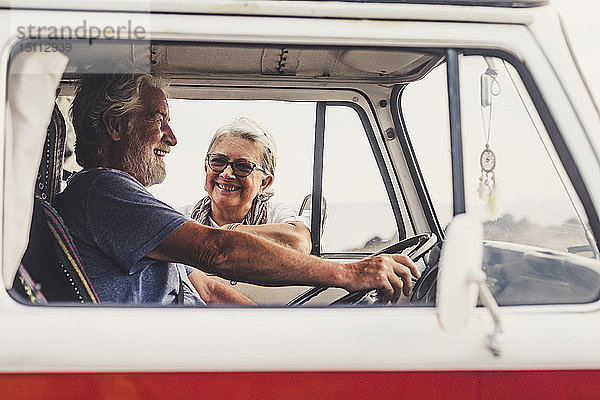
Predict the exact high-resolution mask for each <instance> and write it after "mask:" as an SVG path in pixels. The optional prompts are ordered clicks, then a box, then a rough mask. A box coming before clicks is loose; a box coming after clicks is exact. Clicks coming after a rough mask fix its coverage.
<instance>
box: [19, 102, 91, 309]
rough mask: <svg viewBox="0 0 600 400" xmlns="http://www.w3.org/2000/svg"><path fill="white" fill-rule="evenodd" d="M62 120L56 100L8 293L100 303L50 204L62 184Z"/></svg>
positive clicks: (31, 299)
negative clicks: (23, 241) (25, 234)
mask: <svg viewBox="0 0 600 400" xmlns="http://www.w3.org/2000/svg"><path fill="white" fill-rule="evenodd" d="M65 141H66V126H65V120H64V118H63V115H62V113H61V111H60V110H59V108H58V106H57V105H56V104H55V106H54V110H53V112H52V118H51V120H50V125H49V126H48V129H47V131H46V141H45V143H44V152H43V154H42V161H41V163H40V167H39V170H38V175H37V180H36V186H35V199H34V207H33V216H32V221H31V229H30V232H29V243H28V246H27V250H26V251H25V254H24V255H23V258H22V260H21V264H20V265H19V269H18V272H17V275H16V277H15V280H14V283H13V289H11V294H13V296H14V297H16V298H17V299H19V300H21V301H23V302H27V303H32V304H47V303H55V302H76V303H90V302H91V303H99V302H100V301H99V299H98V295H97V294H96V292H95V290H94V287H93V285H92V284H91V282H90V281H89V279H88V277H87V275H86V272H85V268H84V267H83V265H82V264H81V261H80V258H79V254H78V252H77V249H76V248H75V245H74V243H73V238H72V237H71V235H70V234H69V232H68V230H67V228H66V226H65V224H64V222H63V220H62V218H61V217H60V215H59V214H58V213H57V211H56V210H55V209H54V207H53V206H52V204H53V202H54V198H55V196H56V194H57V193H58V192H59V191H60V189H61V183H62V174H63V161H64V160H63V159H64V153H65Z"/></svg>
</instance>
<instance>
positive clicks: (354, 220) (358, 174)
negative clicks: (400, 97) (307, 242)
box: [321, 106, 398, 253]
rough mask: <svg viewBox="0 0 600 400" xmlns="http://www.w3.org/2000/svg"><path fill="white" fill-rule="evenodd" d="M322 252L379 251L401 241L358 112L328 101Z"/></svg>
mask: <svg viewBox="0 0 600 400" xmlns="http://www.w3.org/2000/svg"><path fill="white" fill-rule="evenodd" d="M323 194H324V196H325V198H326V200H327V206H328V215H327V221H326V224H325V229H324V233H323V237H322V240H321V252H322V253H328V252H329V253H332V252H333V253H340V252H367V253H371V252H375V251H377V250H379V249H382V248H384V247H386V246H388V245H390V244H391V242H393V241H397V240H398V229H397V227H396V220H395V219H394V214H393V211H392V208H391V206H390V201H389V198H388V195H387V193H386V190H385V187H384V184H383V181H382V178H381V173H380V172H379V169H378V167H377V164H376V161H375V157H374V155H373V150H372V149H371V146H370V144H369V141H368V138H367V135H366V132H365V129H364V127H363V124H362V122H361V119H360V117H359V115H358V113H357V112H356V111H355V110H354V109H352V108H350V107H346V106H327V112H326V118H325V148H324V159H323Z"/></svg>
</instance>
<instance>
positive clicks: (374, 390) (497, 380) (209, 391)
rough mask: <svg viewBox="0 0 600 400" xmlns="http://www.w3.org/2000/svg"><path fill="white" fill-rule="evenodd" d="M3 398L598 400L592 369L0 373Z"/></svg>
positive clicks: (598, 373) (599, 378) (599, 380)
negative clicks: (519, 399)
mask: <svg viewBox="0 0 600 400" xmlns="http://www.w3.org/2000/svg"><path fill="white" fill-rule="evenodd" d="M0 398H2V399H3V400H5V399H19V400H21V399H46V400H53V399H57V400H59V399H60V400H65V399H78V400H85V399H111V400H113V399H143V400H151V399H182V398H197V399H204V400H210V399H228V400H229V399H231V400H235V399H259V400H270V399H306V400H309V399H310V400H315V399H344V400H348V399H376V400H380V399H403V398H404V399H408V398H419V399H423V400H425V399H429V400H435V399H444V400H448V399H460V400H470V399H517V398H522V399H545V400H550V399H578V400H585V399H598V398H600V370H573V371H570V370H569V371H567V370H561V371H439V372H433V371H427V372H201V373H38V374H26V373H19V374H0Z"/></svg>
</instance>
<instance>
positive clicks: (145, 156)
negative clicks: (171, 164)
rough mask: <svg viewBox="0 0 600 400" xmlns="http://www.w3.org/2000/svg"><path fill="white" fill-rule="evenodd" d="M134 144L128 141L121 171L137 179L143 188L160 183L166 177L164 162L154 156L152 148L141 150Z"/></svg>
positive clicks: (134, 142) (140, 147) (133, 141)
mask: <svg viewBox="0 0 600 400" xmlns="http://www.w3.org/2000/svg"><path fill="white" fill-rule="evenodd" d="M130 139H133V138H130ZM136 142H137V140H135V139H133V140H129V141H128V146H127V148H126V149H125V151H124V152H123V160H122V162H121V165H122V166H123V171H124V172H127V173H128V174H129V175H131V176H133V177H134V178H135V179H137V180H138V181H139V182H140V183H141V184H142V185H143V186H144V187H148V186H152V185H156V184H159V183H161V182H162V181H164V180H165V178H166V177H167V171H166V170H165V164H164V162H163V161H161V160H159V159H158V158H157V157H156V156H155V155H154V151H153V149H152V148H148V147H146V148H142V146H141V145H139V144H138V143H136Z"/></svg>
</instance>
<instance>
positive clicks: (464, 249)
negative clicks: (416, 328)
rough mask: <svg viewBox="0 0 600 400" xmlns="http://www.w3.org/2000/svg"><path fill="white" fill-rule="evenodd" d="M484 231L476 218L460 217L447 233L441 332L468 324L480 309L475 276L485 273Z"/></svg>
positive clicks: (441, 285)
mask: <svg viewBox="0 0 600 400" xmlns="http://www.w3.org/2000/svg"><path fill="white" fill-rule="evenodd" d="M482 240H483V228H482V225H481V222H480V221H478V220H477V219H476V218H474V217H472V216H470V215H467V214H459V215H457V216H455V217H454V219H453V220H452V221H451V222H450V225H449V226H448V229H447V230H446V240H445V242H444V245H443V247H442V254H441V257H440V267H439V272H438V281H437V301H436V308H437V314H438V318H439V321H440V325H441V326H442V329H444V330H445V331H456V330H458V329H460V328H463V327H465V326H466V325H467V322H468V320H469V317H470V316H471V314H472V313H473V310H474V309H475V307H476V306H477V297H478V293H479V288H478V284H477V281H476V279H474V278H475V277H477V276H478V275H481V274H483V271H482V263H483V244H482Z"/></svg>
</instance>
